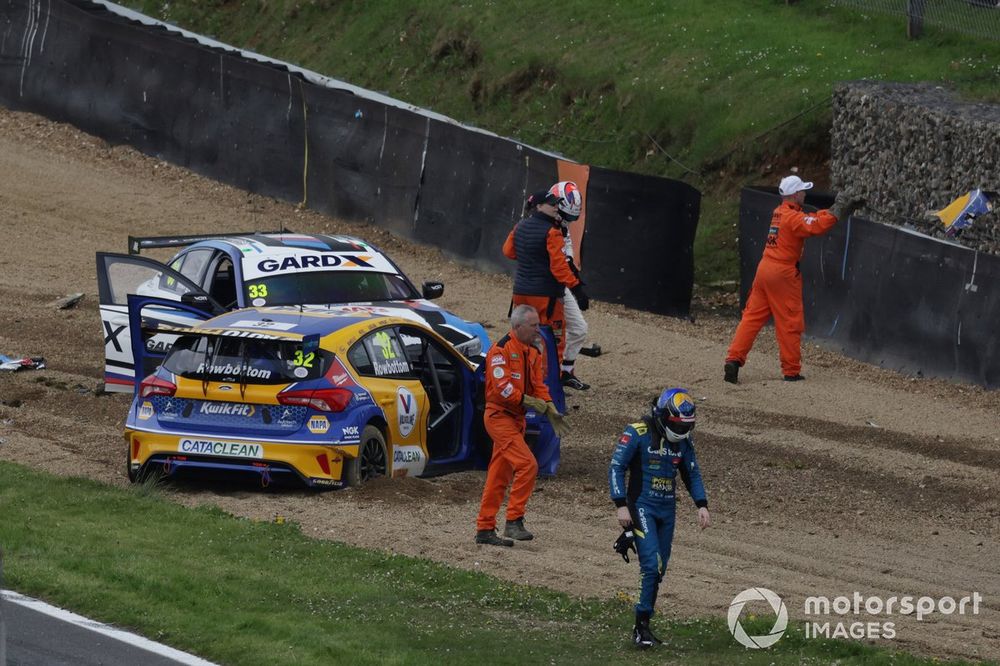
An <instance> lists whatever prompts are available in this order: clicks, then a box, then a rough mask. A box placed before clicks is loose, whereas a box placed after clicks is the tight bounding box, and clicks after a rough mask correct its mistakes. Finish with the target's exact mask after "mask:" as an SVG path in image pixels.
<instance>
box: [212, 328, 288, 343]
mask: <svg viewBox="0 0 1000 666" xmlns="http://www.w3.org/2000/svg"><path fill="white" fill-rule="evenodd" d="M198 332H199V333H206V334H208V335H221V336H224V337H227V338H250V339H253V340H286V339H287V338H282V337H280V336H277V335H271V334H270V333H255V332H253V331H233V330H230V329H228V328H199V329H198Z"/></svg>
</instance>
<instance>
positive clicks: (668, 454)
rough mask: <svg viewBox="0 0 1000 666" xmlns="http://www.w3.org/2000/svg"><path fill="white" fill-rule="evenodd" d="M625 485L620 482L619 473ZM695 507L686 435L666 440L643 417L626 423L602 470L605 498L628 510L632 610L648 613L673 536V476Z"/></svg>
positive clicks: (697, 489)
mask: <svg viewBox="0 0 1000 666" xmlns="http://www.w3.org/2000/svg"><path fill="white" fill-rule="evenodd" d="M626 471H627V472H628V477H629V478H628V486H627V487H626V486H625V472H626ZM678 476H680V478H681V479H682V480H683V481H684V485H685V487H686V488H687V491H688V493H690V495H691V498H692V499H693V500H694V503H695V505H696V506H698V507H707V506H708V498H707V497H706V496H705V486H704V484H703V483H702V481H701V471H700V470H699V469H698V460H697V458H695V455H694V445H693V442H692V440H691V436H690V435H688V436H687V437H686V438H684V439H683V440H681V441H680V442H677V443H676V444H674V443H671V442H670V441H668V440H666V439H665V438H663V437H661V436H660V434H659V433H658V432H657V431H656V428H655V427H654V426H653V425H652V423H651V421H650V418H649V417H646V418H645V419H643V421H641V422H639V423H631V424H629V425H628V426H626V427H625V432H624V433H623V434H622V436H621V438H620V439H619V440H618V445H617V446H616V447H615V452H614V454H613V455H612V456H611V466H610V467H609V468H608V483H609V485H610V487H611V501H612V502H614V503H615V506H617V507H622V506H628V508H629V511H630V512H631V514H632V523H633V530H632V531H633V532H634V534H635V545H636V550H637V552H638V553H639V571H640V575H641V577H642V587H641V590H640V592H639V603H638V604H637V605H636V607H635V610H636V613H650V614H652V612H653V607H654V606H655V605H656V593H657V590H658V589H659V586H660V581H662V580H663V574H664V572H666V570H667V561H668V560H669V559H670V545H671V543H672V542H673V539H674V516H675V505H676V493H675V491H676V486H677V477H678Z"/></svg>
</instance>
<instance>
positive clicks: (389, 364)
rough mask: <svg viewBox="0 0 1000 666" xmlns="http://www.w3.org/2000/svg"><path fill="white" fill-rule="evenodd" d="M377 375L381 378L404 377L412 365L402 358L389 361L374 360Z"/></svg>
mask: <svg viewBox="0 0 1000 666" xmlns="http://www.w3.org/2000/svg"><path fill="white" fill-rule="evenodd" d="M372 364H373V365H374V366H375V374H376V375H377V376H379V377H383V376H385V375H402V374H405V373H407V372H409V371H410V364H409V363H407V362H406V361H404V360H403V359H400V358H393V359H390V360H388V361H376V360H373V361H372Z"/></svg>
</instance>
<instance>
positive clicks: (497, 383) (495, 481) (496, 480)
mask: <svg viewBox="0 0 1000 666" xmlns="http://www.w3.org/2000/svg"><path fill="white" fill-rule="evenodd" d="M485 363H486V413H485V415H484V416H483V421H484V422H485V425H486V432H488V433H489V435H490V437H491V438H492V439H493V457H492V458H491V459H490V466H489V469H488V470H487V472H486V486H485V487H484V488H483V499H482V502H481V503H480V505H479V517H478V518H476V529H477V530H492V529H494V528H496V524H497V512H498V511H499V510H500V504H501V502H503V495H504V491H505V490H507V485H508V484H510V483H511V479H512V478H513V480H514V483H513V485H511V488H510V500H509V501H508V502H507V520H508V522H510V521H515V520H517V519H518V518H523V517H524V510H525V507H526V506H527V504H528V498H530V497H531V491H532V490H534V489H535V476H537V474H538V462H537V461H536V460H535V455H534V454H533V453H532V452H531V449H529V448H528V443H527V442H525V441H524V429H525V423H524V413H525V408H524V407H523V406H522V405H521V398H522V396H524V395H530V396H533V397H535V398H540V399H541V400H544V401H546V402H549V401H551V400H552V396H550V395H549V389H548V388H547V387H546V386H545V381H544V378H543V373H542V369H543V365H544V358H543V356H542V353H541V352H539V351H538V350H537V349H535V348H534V347H532V346H530V345H525V344H522V343H521V342H520V341H518V339H517V338H516V337H514V332H513V331H511V332H510V333H508V334H507V335H505V336H504V337H503V338H501V339H500V340H499V341H498V342H497V343H496V344H494V345H493V346H492V347H490V351H489V352H488V353H487V354H486V361H485Z"/></svg>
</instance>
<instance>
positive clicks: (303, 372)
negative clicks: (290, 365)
mask: <svg viewBox="0 0 1000 666" xmlns="http://www.w3.org/2000/svg"><path fill="white" fill-rule="evenodd" d="M292 374H293V375H295V376H296V377H297V378H299V379H303V378H305V377H308V376H309V371H308V370H307V369H305V368H301V367H300V368H295V369H294V370H292Z"/></svg>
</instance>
